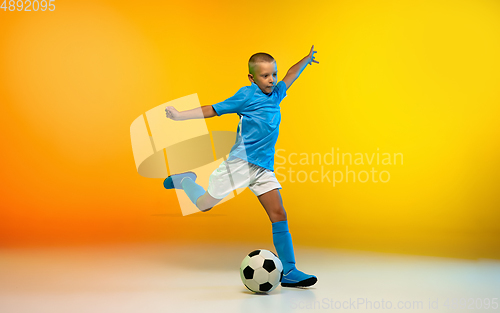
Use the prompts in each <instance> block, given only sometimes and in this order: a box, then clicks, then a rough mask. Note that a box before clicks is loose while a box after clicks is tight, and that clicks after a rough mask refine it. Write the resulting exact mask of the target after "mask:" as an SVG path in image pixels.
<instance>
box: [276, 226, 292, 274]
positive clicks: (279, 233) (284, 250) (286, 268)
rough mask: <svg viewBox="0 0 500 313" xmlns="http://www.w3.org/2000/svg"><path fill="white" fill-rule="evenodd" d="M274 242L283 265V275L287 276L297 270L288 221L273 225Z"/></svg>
mask: <svg viewBox="0 0 500 313" xmlns="http://www.w3.org/2000/svg"><path fill="white" fill-rule="evenodd" d="M272 226H273V242H274V247H275V248H276V252H278V256H279V258H280V260H281V263H283V274H287V273H288V272H290V271H291V270H293V269H294V268H295V255H294V253H293V244H292V235H290V232H289V231H288V221H280V222H275V223H273V224H272Z"/></svg>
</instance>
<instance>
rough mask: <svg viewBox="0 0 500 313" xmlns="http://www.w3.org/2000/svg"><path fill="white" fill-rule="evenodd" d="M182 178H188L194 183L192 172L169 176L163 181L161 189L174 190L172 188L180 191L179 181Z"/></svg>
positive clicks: (194, 178) (194, 176) (194, 175)
mask: <svg viewBox="0 0 500 313" xmlns="http://www.w3.org/2000/svg"><path fill="white" fill-rule="evenodd" d="M184 177H189V178H191V179H192V180H193V181H195V180H196V177H197V176H196V174H195V173H193V172H185V173H180V174H175V175H170V176H168V177H167V178H165V180H164V181H163V187H165V189H174V188H177V189H182V186H181V180H182V179H183V178H184Z"/></svg>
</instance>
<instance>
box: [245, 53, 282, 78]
mask: <svg viewBox="0 0 500 313" xmlns="http://www.w3.org/2000/svg"><path fill="white" fill-rule="evenodd" d="M259 62H269V63H272V62H276V60H275V59H274V58H273V57H272V56H271V55H270V54H268V53H265V52H258V53H255V54H254V55H252V56H251V57H250V60H248V72H249V73H250V74H252V75H255V65H256V64H257V63H259Z"/></svg>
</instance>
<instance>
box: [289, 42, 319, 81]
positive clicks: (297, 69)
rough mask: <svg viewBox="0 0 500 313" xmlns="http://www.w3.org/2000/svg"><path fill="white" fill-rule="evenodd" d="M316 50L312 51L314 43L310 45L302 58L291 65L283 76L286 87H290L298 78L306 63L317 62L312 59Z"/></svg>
mask: <svg viewBox="0 0 500 313" xmlns="http://www.w3.org/2000/svg"><path fill="white" fill-rule="evenodd" d="M316 52H317V51H314V45H313V46H312V47H311V51H310V52H309V54H308V55H306V56H305V57H304V58H303V59H302V60H300V61H299V62H298V63H297V64H295V65H294V66H292V67H291V68H290V69H289V70H288V72H287V73H286V75H285V78H283V82H284V83H285V84H286V89H288V88H290V86H291V85H292V84H293V82H294V81H295V80H296V79H297V78H299V76H300V74H301V73H302V71H303V70H304V69H305V68H306V66H307V65H308V64H312V63H313V62H314V63H319V62H318V61H316V60H315V59H314V54H315V53H316Z"/></svg>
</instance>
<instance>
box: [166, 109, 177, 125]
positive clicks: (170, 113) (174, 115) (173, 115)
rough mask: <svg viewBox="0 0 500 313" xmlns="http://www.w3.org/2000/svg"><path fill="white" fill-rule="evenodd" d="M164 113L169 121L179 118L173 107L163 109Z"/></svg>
mask: <svg viewBox="0 0 500 313" xmlns="http://www.w3.org/2000/svg"><path fill="white" fill-rule="evenodd" d="M165 113H166V114H167V117H168V118H169V119H172V120H174V121H177V119H178V118H179V111H177V110H176V109H175V108H174V107H172V106H168V107H166V108H165Z"/></svg>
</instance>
